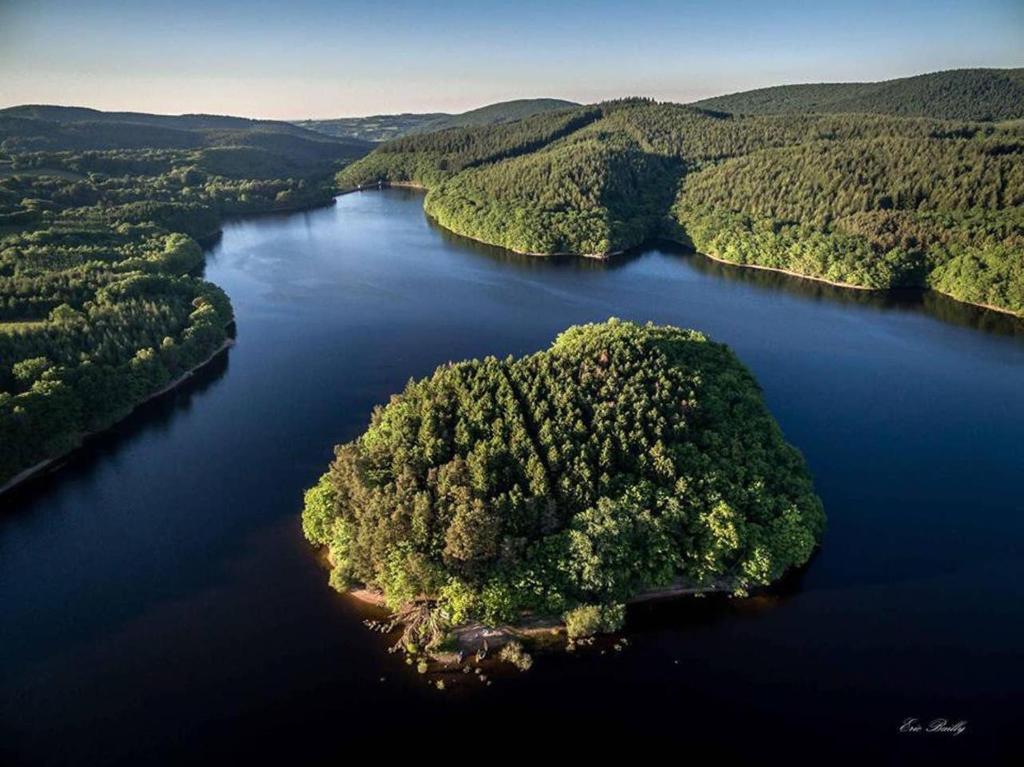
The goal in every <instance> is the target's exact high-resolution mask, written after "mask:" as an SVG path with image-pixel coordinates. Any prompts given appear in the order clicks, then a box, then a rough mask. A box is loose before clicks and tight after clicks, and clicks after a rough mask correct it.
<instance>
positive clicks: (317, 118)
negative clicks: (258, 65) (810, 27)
mask: <svg viewBox="0 0 1024 767" xmlns="http://www.w3.org/2000/svg"><path fill="white" fill-rule="evenodd" d="M1017 69H1024V66H1006V67H971V66H967V67H958V68H955V69H939V70H934V71H930V72H916V73H914V74H910V75H901V76H899V77H886V78H883V79H881V80H842V81H840V80H828V81H825V80H819V81H807V82H785V83H776V84H774V85H765V86H760V87H758V88H750V89H747V90H745V91H725V92H722V93H713V94H710V95H708V96H702V97H701V98H700V99H694V100H693V101H690V102H684V101H676V102H673V101H671V100H668V99H657V98H656V99H654V100H655V101H657V102H659V103H677V104H683V105H687V104H691V103H695V102H697V101H702V100H704V99H709V98H717V97H721V96H731V95H734V94H737V93H746V92H750V91H757V90H766V89H769V88H777V87H784V86H790V85H795V86H799V85H861V84H871V83H883V82H892V81H894V80H902V79H909V78H913V77H921V76H924V75H931V74H941V73H943V72H956V71H966V70H992V71H1012V70H1017ZM628 98H653V97H647V96H642V95H637V94H624V95H619V96H610V97H608V98H606V99H602V100H601V101H615V100H617V99H628ZM540 100H563V101H573V100H572V99H567V98H563V97H559V96H526V97H516V98H508V99H498V100H497V101H490V102H487V103H486V104H478V105H477V106H471V107H469V108H467V109H463V110H461V111H459V112H443V111H441V110H437V109H429V108H428V109H424V110H422V111H419V112H413V111H408V110H403V111H396V112H373V113H370V114H346V115H334V116H322V115H318V116H313V117H256V116H253V115H246V114H237V113H235V114H232V113H229V112H193V111H189V112H149V111H141V110H138V109H104V108H101V107H95V106H91V105H89V104H56V103H43V102H36V103H30V102H25V103H20V104H0V110H3V109H13V108H17V107H57V108H61V109H90V110H93V111H96V112H103V113H107V114H116V113H124V114H133V113H134V114H147V115H157V116H160V117H186V116H207V117H236V118H240V119H247V120H265V121H270V122H285V123H290V124H295V123H298V122H321V121H327V120H359V119H363V120H366V119H370V118H373V117H396V116H397V117H400V116H403V115H422V114H438V115H443V114H448V115H458V114H462V113H465V112H473V111H475V110H478V109H485V108H486V107H489V106H494V105H496V104H506V103H511V102H515V101H540ZM575 103H576V104H578V105H581V106H583V105H586V104H588V103H592V104H597V103H601V102H579V101H577V102H575Z"/></svg>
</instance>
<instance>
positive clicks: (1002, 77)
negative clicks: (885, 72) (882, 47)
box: [695, 69, 1024, 121]
mask: <svg viewBox="0 0 1024 767" xmlns="http://www.w3.org/2000/svg"><path fill="white" fill-rule="evenodd" d="M695 106H699V107H703V108H705V109H712V110H716V111H720V112H732V113H735V114H782V113H800V112H829V113H840V112H855V113H860V114H887V115H900V116H903V117H931V118H934V119H938V120H973V121H993V120H994V121H998V120H1020V119H1022V118H1024V69H954V70H950V71H947V72H932V73H930V74H926V75H917V76H915V77H902V78H900V79H898V80H886V81H884V82H880V83H816V84H810V85H779V86H775V87H773V88H760V89H758V90H754V91H745V92H743V93H732V94H730V95H728V96H716V97H715V98H710V99H704V100H703V101H698V102H696V104H695Z"/></svg>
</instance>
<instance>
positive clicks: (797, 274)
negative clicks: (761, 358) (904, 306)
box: [663, 238, 1024, 320]
mask: <svg viewBox="0 0 1024 767" xmlns="http://www.w3.org/2000/svg"><path fill="white" fill-rule="evenodd" d="M663 239H665V240H666V241H667V242H671V243H675V244H676V245H680V246H682V247H684V248H689V249H690V250H692V251H693V252H694V253H695V254H696V255H698V256H703V257H704V258H706V259H709V260H711V261H714V262H716V263H719V264H725V265H726V266H735V267H737V268H738V269H758V270H760V271H763V272H776V273H777V274H784V275H786V276H787V277H794V278H796V279H799V280H810V281H812V282H820V283H822V284H824V285H831V286H832V287H834V288H844V289H846V290H861V291H865V292H868V293H892V292H895V291H897V290H917V291H920V292H922V293H935V294H936V295H939V296H944V297H945V298H948V299H950V300H951V301H956V302H957V303H958V304H964V305H966V306H976V307H978V308H979V309H988V310H989V311H992V312H998V313H999V314H1005V315H1008V316H1010V317H1015V318H1017V319H1018V320H1024V312H1015V311H1014V310H1013V309H1004V308H1003V307H1001V306H993V305H992V304H982V303H978V302H977V301H967V300H964V299H962V298H957V297H956V296H954V295H951V294H949V293H943V292H942V291H941V290H936V289H935V288H929V287H910V286H908V287H899V286H897V287H892V288H869V287H866V286H864V285H851V284H850V283H848V282H835V281H834V280H829V279H826V278H825V277H815V276H813V275H810V274H801V273H800V272H793V271H790V270H788V269H781V268H779V267H775V266H762V265H760V264H738V263H736V262H735V261H727V260H726V259H724V258H719V257H718V256H713V255H711V254H710V253H704V252H703V251H700V250H697V249H695V248H693V247H692V246H691V245H687V244H686V243H685V242H680V241H679V240H673V239H671V238H663Z"/></svg>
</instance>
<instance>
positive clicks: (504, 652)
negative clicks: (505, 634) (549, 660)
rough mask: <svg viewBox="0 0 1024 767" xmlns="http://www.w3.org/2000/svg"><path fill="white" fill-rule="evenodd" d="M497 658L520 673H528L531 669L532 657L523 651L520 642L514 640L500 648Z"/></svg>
mask: <svg viewBox="0 0 1024 767" xmlns="http://www.w3.org/2000/svg"><path fill="white" fill-rule="evenodd" d="M498 658H499V660H503V661H504V662H505V663H511V664H512V665H513V666H515V667H516V668H517V669H519V670H520V671H529V670H530V669H531V668H533V657H532V656H531V655H530V653H528V652H526V650H524V649H523V645H522V643H521V642H517V641H515V640H513V641H511V642H509V643H508V644H507V645H505V646H504V647H502V648H501V650H500V651H499V652H498Z"/></svg>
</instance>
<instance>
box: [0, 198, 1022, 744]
mask: <svg viewBox="0 0 1024 767" xmlns="http://www.w3.org/2000/svg"><path fill="white" fill-rule="evenodd" d="M207 277H208V278H209V279H211V280H212V281H214V282H216V283H218V284H219V285H221V286H223V287H224V289H225V290H226V291H227V292H228V294H229V295H230V296H231V297H232V300H233V302H234V306H235V311H236V314H237V324H238V344H237V345H236V346H235V347H234V348H233V349H232V350H231V351H230V352H229V353H228V355H226V356H225V357H222V358H221V359H219V360H218V361H217V362H216V363H215V364H214V365H212V366H210V368H208V369H207V370H205V371H203V373H202V374H200V375H199V376H197V379H196V381H195V382H194V383H193V384H191V385H190V386H188V387H186V388H184V389H182V390H179V391H177V392H175V393H173V394H172V395H169V396H168V397H166V398H164V399H162V400H160V401H158V402H156V403H152V404H151V405H149V406H146V407H145V408H143V409H142V410H141V411H139V412H138V413H137V414H135V415H134V416H133V417H132V418H130V419H129V421H127V422H126V423H124V424H122V425H121V426H120V427H118V428H117V429H116V430H115V431H114V432H112V433H110V434H108V435H105V436H103V437H101V438H99V439H96V440H94V441H93V442H91V443H90V445H89V447H88V448H87V449H86V450H83V451H80V453H79V454H76V455H75V456H74V457H73V458H72V459H71V460H70V461H69V462H68V465H67V466H65V467H64V468H63V469H62V470H61V471H59V472H56V473H54V474H52V475H50V476H48V477H45V478H43V479H41V480H39V481H36V482H33V483H30V484H29V485H27V486H24V487H23V488H21V489H19V490H18V491H16V492H15V493H13V494H9V495H7V496H5V497H3V498H0V504H2V507H3V513H2V515H0V610H2V612H0V615H2V618H0V764H8V763H10V764H21V763H26V764H36V763H39V764H51V763H52V764H70V763H74V764H106V763H125V764H152V763H164V762H167V763H185V762H190V763H201V762H205V761H208V760H212V759H215V758H218V757H219V758H221V759H223V760H226V761H225V762H224V763H227V764H231V763H235V760H236V759H237V760H239V761H241V759H242V758H245V759H246V761H248V762H250V763H265V762H268V761H273V760H277V761H283V762H284V763H321V762H322V761H325V760H327V759H331V760H332V761H337V760H340V759H344V758H345V757H346V749H348V748H349V745H348V744H350V743H352V742H353V740H362V739H366V742H367V743H370V744H373V745H374V746H375V747H377V748H378V749H379V751H380V753H381V755H382V757H384V755H387V754H390V753H392V752H393V751H394V750H395V749H396V748H402V747H422V745H423V744H424V743H427V742H430V741H431V740H433V741H438V742H439V743H445V744H447V745H446V746H443V747H442V746H440V745H438V746H435V747H436V748H441V751H443V752H446V753H449V754H452V753H454V749H456V748H457V747H458V746H457V745H456V744H459V743H463V742H466V743H472V742H474V741H476V742H479V743H482V744H483V745H481V746H480V747H479V748H477V749H475V750H473V751H472V752H471V753H472V754H475V755H477V756H478V757H479V758H486V757H487V756H488V755H490V754H493V753H496V752H497V753H507V752H510V751H514V750H516V749H518V748H524V747H530V746H531V744H532V743H533V741H531V738H532V737H534V736H539V735H541V734H549V733H560V734H561V737H562V738H563V739H565V740H566V742H569V743H572V744H579V743H585V742H591V743H606V742H607V743H612V742H615V741H624V742H626V743H630V744H640V743H647V742H655V741H661V740H670V741H676V742H677V743H678V744H679V746H680V747H681V748H683V747H686V748H691V747H692V748H696V747H697V746H699V745H702V744H711V745H714V746H715V747H716V748H717V749H718V754H719V755H720V757H721V758H727V757H729V756H730V755H739V756H748V757H749V756H753V755H756V754H758V753H762V752H764V751H765V750H766V749H767V750H771V751H775V750H777V749H786V752H787V753H795V750H799V749H804V748H807V749H813V752H814V753H815V754H816V755H818V756H819V757H824V756H832V755H839V756H847V757H849V756H856V755H860V754H862V753H864V754H868V753H870V754H873V755H874V756H876V757H879V758H880V759H881V761H882V762H883V763H887V762H895V763H906V762H908V761H915V760H916V759H918V758H920V759H922V760H923V759H925V758H935V757H940V758H943V757H944V758H948V759H951V760H954V759H957V760H959V759H964V758H966V757H967V756H968V755H971V756H974V757H986V758H987V760H989V761H996V760H1000V759H1006V760H1009V758H1010V755H1011V754H1012V753H1014V751H1016V752H1017V753H1018V754H1019V753H1020V739H1019V726H1018V725H1019V724H1020V720H1021V714H1022V712H1024V702H1022V698H1021V692H1022V690H1024V579H1022V577H1021V576H1022V574H1024V567H1022V564H1021V562H1022V560H1021V557H1022V541H1024V514H1022V512H1024V500H1022V493H1021V487H1022V479H1024V448H1022V437H1024V397H1022V391H1024V333H1022V331H1021V327H1020V325H1019V324H1015V323H1014V322H1013V321H1010V320H1008V319H1007V318H1003V317H999V316H997V315H994V314H991V313H986V312H981V311H976V310H973V309H969V308H967V307H963V306H960V305H958V304H955V303H953V302H951V301H945V300H941V299H940V298H938V297H934V296H932V297H927V298H925V299H922V298H920V297H914V296H906V297H902V298H881V297H878V296H873V295H870V294H862V293H855V292H841V291H835V290H830V289H828V288H824V287H821V286H815V285H813V284H811V283H806V282H801V281H795V280H791V279H785V278H780V277H777V276H774V275H766V274H761V273H753V272H748V271H743V270H736V269H733V268H727V267H722V266H719V265H715V264H711V263H709V262H708V261H707V260H705V259H702V258H700V257H694V256H688V255H685V254H681V253H677V252H673V251H671V250H658V249H655V250H650V251H647V252H644V253H641V254H637V255H633V256H630V257H625V258H622V259H619V260H616V261H613V262H612V263H610V264H605V263H598V262H593V261H586V260H575V259H570V260H543V261H542V260H531V259H529V258H519V257H513V256H511V255H508V254H505V253H503V252H501V251H497V250H493V249H490V248H486V247H482V246H478V245H473V244H471V243H467V242H465V241H462V240H459V239H457V238H454V237H452V236H450V235H446V234H445V233H443V232H441V231H438V230H437V229H435V228H433V227H432V226H431V225H430V224H429V223H428V222H427V221H426V219H425V218H424V216H423V213H422V209H421V198H420V197H419V196H417V195H416V194H413V193H406V192H402V191H397V190H393V191H388V192H371V193H364V194H361V195H350V196H347V197H342V198H339V200H338V204H337V205H336V206H335V207H333V208H327V209H323V210H318V211H314V212H309V213H302V214H294V215H290V216H286V217H273V218H263V219H258V220H251V221H247V222H239V223H233V224H231V225H229V226H227V227H226V228H225V231H224V236H223V239H222V240H221V241H220V243H219V244H218V245H217V246H216V247H214V248H213V249H212V252H211V254H210V257H209V262H208V266H207ZM613 315H614V316H618V317H623V318H627V319H635V320H653V321H655V322H668V323H673V324H677V325H682V326H685V327H693V328H699V329H700V330H703V331H706V332H707V333H709V334H710V335H711V336H713V337H714V338H715V339H717V340H720V341H725V342H727V343H729V344H730V345H731V346H732V347H733V349H734V350H735V351H736V352H737V353H738V355H739V356H740V358H741V359H742V360H743V361H744V362H745V363H746V364H747V365H748V366H749V367H750V368H751V369H752V370H753V371H754V373H755V374H756V375H757V377H758V379H759V380H760V382H761V384H762V386H763V388H764V392H765V397H766V399H767V401H768V404H769V406H770V407H771V410H772V412H773V413H774V414H775V416H776V417H777V419H778V420H779V422H780V423H781V425H782V428H783V430H784V431H785V433H786V436H787V438H788V439H789V441H790V442H792V443H793V444H794V445H796V446H797V447H798V448H799V449H800V450H802V451H803V453H804V455H805V456H806V457H807V461H808V463H809V465H810V468H811V470H812V472H813V473H814V477H815V482H816V486H817V489H818V492H819V493H820V495H821V497H822V499H823V500H824V504H825V509H826V512H827V514H828V516H829V529H828V533H827V535H826V538H825V540H824V544H823V546H822V549H821V551H820V553H819V554H818V555H817V556H816V557H815V558H814V559H813V560H812V562H811V564H810V566H809V567H808V568H807V569H806V570H805V571H804V572H802V573H799V574H796V575H795V576H794V577H792V578H789V579H788V580H787V582H786V583H784V584H783V585H782V586H781V587H779V588H777V589H775V590H774V591H773V592H772V593H771V594H768V595H765V596H761V597H757V598H752V599H747V600H727V599H705V600H691V601H689V602H683V603H672V604H669V605H662V606H655V607H644V608H642V609H638V610H634V611H633V612H632V613H631V615H630V619H629V628H630V636H631V639H632V646H631V647H630V648H629V650H628V651H626V652H625V653H622V654H617V655H607V656H601V655H599V654H597V653H592V654H590V655H583V656H578V657H573V656H568V655H565V656H563V655H561V654H559V655H553V656H546V657H542V658H540V659H539V661H538V662H537V663H536V664H535V667H534V670H533V671H531V672H530V673H528V674H525V675H522V676H516V677H513V678H510V679H502V680H499V682H498V683H496V684H495V685H494V686H493V687H490V688H486V689H484V688H483V686H481V689H479V690H477V689H468V690H460V691H450V690H449V691H447V692H444V693H441V692H437V691H435V690H432V689H428V688H427V686H426V685H425V683H424V682H423V680H422V679H420V678H418V677H417V676H416V675H415V674H409V673H407V670H406V668H405V666H404V665H403V664H402V663H401V661H400V659H398V658H397V657H396V656H392V655H389V654H387V653H386V651H385V650H386V645H385V644H384V642H383V641H382V639H381V638H380V637H379V636H377V635H375V634H372V633H370V632H368V631H366V630H365V629H364V628H363V627H362V626H361V625H360V623H359V620H360V615H359V613H358V610H357V608H356V607H355V606H353V605H352V604H351V603H349V602H348V601H346V600H345V599H344V598H342V597H340V596H338V595H336V594H334V593H333V592H331V591H330V589H329V588H328V587H327V585H326V577H325V574H324V572H323V571H322V570H321V569H320V567H319V565H318V563H317V561H316V558H315V556H314V555H313V553H312V552H311V551H310V550H309V549H308V547H307V546H306V545H305V544H304V542H303V540H302V537H301V533H300V529H299V523H298V513H299V510H300V506H301V493H302V489H303V488H304V487H306V486H308V485H310V484H311V483H313V482H314V481H315V479H316V477H317V476H318V475H319V473H320V472H321V471H322V470H323V468H324V467H325V465H326V464H327V462H328V460H329V459H330V456H331V447H332V445H334V444H335V443H337V442H339V441H344V440H349V439H351V438H353V437H355V436H356V435H357V434H358V433H359V432H360V431H361V430H362V429H363V428H364V427H365V425H366V423H367V421H368V418H369V414H370V411H371V409H372V407H373V406H374V405H375V404H376V403H380V402H383V401H386V399H387V397H388V395H389V394H390V393H391V392H394V391H397V390H399V389H400V388H401V387H402V386H403V385H404V383H405V382H406V380H407V379H408V378H409V377H410V376H422V375H425V374H427V373H429V372H430V371H431V370H432V369H433V368H434V367H436V366H437V365H438V364H440V363H443V362H445V361H448V360H454V359H461V358H464V357H472V356H479V355H485V354H494V355H499V356H500V355H505V354H509V353H512V354H522V353H525V352H531V351H534V350H537V349H540V348H543V347H545V346H547V345H548V344H549V343H550V341H551V340H552V338H553V337H554V336H555V335H556V334H557V333H558V332H559V331H560V330H561V329H563V328H565V327H566V326H567V325H570V324H573V323H578V322H585V321H592V320H603V319H606V318H607V317H609V316H613ZM382 677H384V679H385V681H383V682H382V681H381V678H382ZM907 717H917V718H919V719H921V720H922V721H924V722H928V721H930V720H932V719H935V718H939V717H943V718H947V719H949V720H951V721H959V720H966V722H967V732H966V733H965V734H963V735H961V736H959V737H955V738H954V737H951V736H948V735H947V736H943V735H938V734H926V733H918V734H902V735H901V734H900V733H899V732H898V729H899V726H900V723H901V722H902V721H903V720H904V719H906V718H907ZM424 730H430V731H433V732H434V733H435V734H434V735H424V734H423V732H424ZM640 734H642V738H639V737H638V735H640ZM537 742H539V741H537ZM439 753H440V752H439ZM679 753H680V754H681V755H682V754H686V753H690V752H689V751H679ZM694 753H695V752H694ZM680 758H683V757H682V756H681V757H680Z"/></svg>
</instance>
